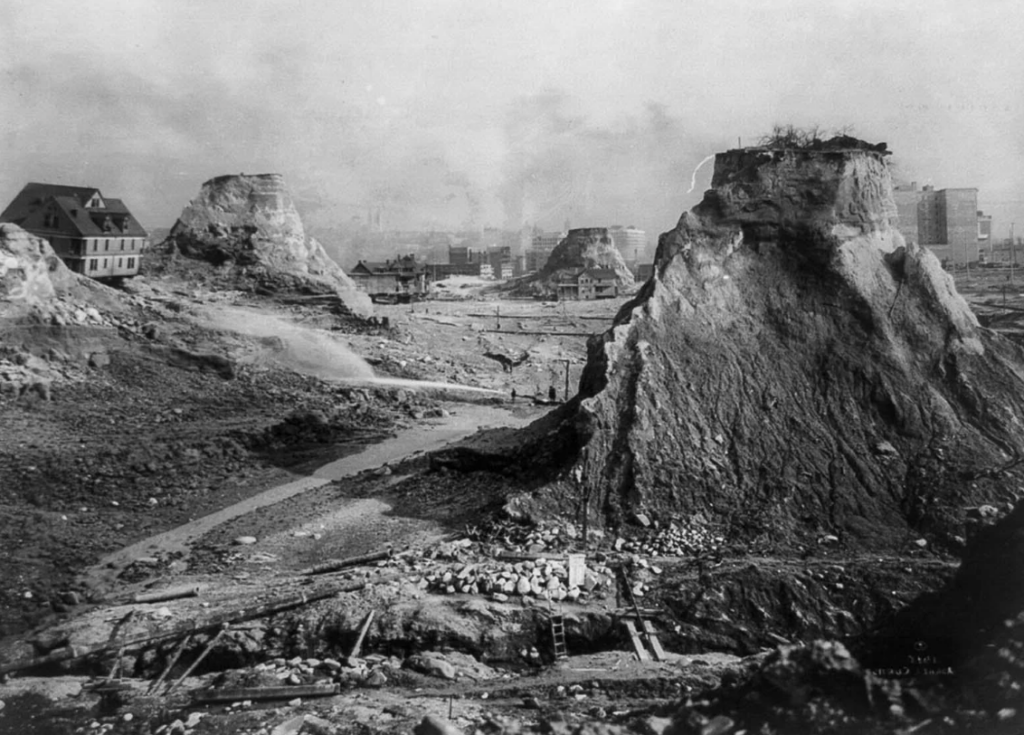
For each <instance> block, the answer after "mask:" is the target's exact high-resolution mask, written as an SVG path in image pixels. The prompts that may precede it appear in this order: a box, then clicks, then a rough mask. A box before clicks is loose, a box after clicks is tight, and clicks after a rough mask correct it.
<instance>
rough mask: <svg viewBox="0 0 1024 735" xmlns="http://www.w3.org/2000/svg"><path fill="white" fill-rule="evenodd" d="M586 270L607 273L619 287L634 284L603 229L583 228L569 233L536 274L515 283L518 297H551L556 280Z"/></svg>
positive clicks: (620, 256) (623, 262)
mask: <svg viewBox="0 0 1024 735" xmlns="http://www.w3.org/2000/svg"><path fill="white" fill-rule="evenodd" d="M588 269H598V270H610V271H614V273H615V280H616V282H617V284H618V286H620V287H623V286H625V287H630V286H632V285H633V284H634V279H633V273H632V272H631V271H630V270H629V268H628V267H627V266H626V261H625V260H624V259H623V257H622V253H620V252H619V250H618V248H616V247H615V241H614V240H613V239H612V236H611V235H610V234H609V233H608V229H607V228H605V227H583V228H579V229H575V230H569V232H568V234H566V236H565V238H564V239H563V240H562V241H561V242H560V243H558V246H557V247H556V248H555V249H554V250H552V251H551V255H550V256H549V257H548V261H547V263H546V264H545V265H544V267H543V268H541V269H540V271H538V272H537V273H536V274H534V275H533V276H530V277H528V278H526V279H523V280H520V281H517V282H516V284H515V286H514V288H513V289H512V290H513V291H515V292H519V293H535V294H554V293H555V292H556V291H557V290H558V282H559V280H560V279H566V278H572V277H574V276H576V275H578V274H579V273H580V272H582V271H584V270H588Z"/></svg>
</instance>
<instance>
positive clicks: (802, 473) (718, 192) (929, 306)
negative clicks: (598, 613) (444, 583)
mask: <svg viewBox="0 0 1024 735" xmlns="http://www.w3.org/2000/svg"><path fill="white" fill-rule="evenodd" d="M885 155H886V154H885V152H884V151H880V150H878V149H877V148H874V147H870V146H847V145H834V146H828V145H825V146H819V147H817V148H815V149H765V148H755V149H741V150H735V151H729V152H727V153H723V154H719V155H718V156H717V157H716V162H715V173H714V178H713V181H712V187H713V188H712V189H711V190H709V191H708V192H706V194H705V196H704V199H703V201H702V202H701V203H700V204H699V205H698V206H697V207H695V208H694V209H693V210H692V211H690V212H686V213H684V214H683V216H682V217H681V218H680V220H679V223H678V225H677V226H676V228H675V229H673V230H672V231H670V232H667V233H665V234H663V235H662V236H661V238H660V241H659V245H658V252H657V258H656V268H655V274H654V276H653V278H651V280H650V281H648V282H647V283H646V284H645V286H644V287H643V288H642V290H641V292H640V293H639V294H638V296H637V297H636V298H635V299H634V300H633V301H631V302H630V303H628V304H626V305H625V306H624V307H623V309H622V311H621V312H620V313H619V315H618V316H617V318H616V321H615V325H614V326H613V328H611V329H610V330H608V331H607V332H606V333H605V334H604V335H602V336H600V337H598V338H594V339H592V340H591V343H590V345H589V359H588V364H587V367H586V369H585V371H584V374H583V376H582V378H581V382H580V392H579V395H578V396H577V398H576V400H575V401H574V402H573V403H572V404H570V405H569V406H568V407H567V408H566V409H565V411H564V413H563V415H562V417H561V418H562V419H563V421H562V423H561V426H560V427H559V428H558V429H557V430H551V431H549V433H548V434H546V435H545V436H544V438H543V439H542V440H541V441H540V442H537V443H533V444H531V445H530V447H529V448H528V449H527V450H525V451H524V457H526V456H529V457H530V466H531V467H537V466H538V464H539V462H538V459H539V458H540V457H541V456H543V455H544V454H547V456H548V457H549V459H550V461H551V462H553V463H556V464H558V465H559V467H560V473H561V474H560V478H561V479H559V480H558V481H555V482H553V483H549V485H548V486H547V487H548V489H547V490H546V491H540V492H534V493H531V494H529V496H526V497H522V498H518V499H516V500H515V503H516V504H518V505H517V506H516V507H517V510H518V511H519V512H521V513H522V512H526V513H529V512H530V508H531V507H532V508H533V509H534V512H535V513H536V514H538V515H539V514H542V513H546V512H550V511H551V510H552V506H555V507H556V508H560V509H561V510H563V511H565V512H571V513H578V512H579V508H580V504H581V503H586V505H587V507H589V508H590V517H591V519H595V520H596V522H601V521H612V522H626V521H628V519H629V518H631V517H632V516H633V514H634V513H635V512H646V513H648V515H651V516H652V517H660V518H662V519H665V520H668V519H671V518H673V517H675V518H683V519H687V520H694V521H699V522H702V523H707V524H711V525H714V526H718V527H719V528H720V529H722V530H723V531H724V532H725V535H727V536H728V538H729V539H731V540H737V541H754V540H761V541H763V542H766V543H770V544H773V545H781V546H786V545H790V546H796V545H798V544H808V543H810V544H814V543H816V541H817V540H820V539H821V538H822V537H824V536H835V537H838V539H839V540H840V542H841V543H843V544H846V545H849V546H852V547H861V548H865V547H872V548H894V547H900V548H902V547H903V546H904V545H905V544H908V543H909V542H910V541H911V540H913V539H916V538H918V536H919V535H920V534H925V535H931V537H932V538H933V540H935V541H937V542H945V541H949V543H951V544H952V543H954V539H955V537H956V535H957V534H960V533H962V525H961V524H962V520H963V513H962V508H963V507H964V506H966V505H972V504H973V505H976V504H977V503H978V502H981V501H983V500H984V499H985V498H991V497H1000V496H1001V495H1002V493H1004V492H1005V490H1006V487H1007V485H1008V483H1011V484H1012V483H1014V482H1015V481H1014V480H1013V479H1012V478H1011V477H1010V476H1009V475H1008V474H1007V472H1010V473H1012V472H1017V471H1018V468H1017V464H1016V461H1017V460H1018V458H1020V457H1022V456H1024V455H1022V447H1024V433H1022V428H1021V427H1024V392H1022V391H1021V387H1022V384H1024V367H1022V353H1021V350H1020V349H1019V348H1017V347H1016V346H1014V345H1013V344H1011V343H1010V342H1009V341H1007V340H1005V339H1003V338H1001V337H1000V336H998V335H996V334H994V333H992V332H989V331H987V330H984V329H981V328H980V327H979V326H978V322H977V320H976V319H975V317H974V315H973V314H972V313H971V311H970V309H969V308H968V305H967V304H966V302H965V301H964V300H963V299H962V298H961V297H960V296H959V295H958V294H957V292H956V289H955V287H954V283H953V280H952V278H951V277H950V276H949V275H948V274H947V273H945V272H944V271H943V270H942V268H941V267H940V264H939V262H938V260H937V259H936V258H935V257H934V255H932V254H931V253H930V252H929V251H928V250H927V249H924V248H921V247H918V246H915V245H913V244H910V245H907V244H905V243H904V242H903V239H902V238H901V236H900V235H899V233H898V232H897V230H896V229H895V228H894V227H893V225H892V220H893V218H894V217H895V215H896V210H895V206H894V204H893V197H892V184H891V180H890V175H889V171H888V168H887V165H886V160H885ZM550 423H551V422H550V420H549V427H550ZM533 431H534V433H538V430H537V429H536V428H535V429H534V430H533ZM551 447H554V448H556V449H557V450H558V455H557V456H556V455H555V454H554V453H553V451H554V450H551V451H548V449H547V448H551Z"/></svg>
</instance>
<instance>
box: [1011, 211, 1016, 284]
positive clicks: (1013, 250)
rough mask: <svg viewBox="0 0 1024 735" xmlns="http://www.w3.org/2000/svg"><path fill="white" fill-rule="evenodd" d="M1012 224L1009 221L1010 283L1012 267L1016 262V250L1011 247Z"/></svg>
mask: <svg viewBox="0 0 1024 735" xmlns="http://www.w3.org/2000/svg"><path fill="white" fill-rule="evenodd" d="M1013 225H1014V223H1013V222H1011V223H1010V283H1013V269H1014V266H1015V265H1016V263H1017V251H1016V249H1015V248H1014V247H1013Z"/></svg>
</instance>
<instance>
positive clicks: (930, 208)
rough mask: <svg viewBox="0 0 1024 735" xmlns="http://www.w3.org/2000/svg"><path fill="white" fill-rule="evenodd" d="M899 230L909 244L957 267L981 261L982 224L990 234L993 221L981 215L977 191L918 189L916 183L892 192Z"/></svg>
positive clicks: (927, 187) (899, 187)
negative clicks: (979, 246)
mask: <svg viewBox="0 0 1024 735" xmlns="http://www.w3.org/2000/svg"><path fill="white" fill-rule="evenodd" d="M893 196H894V198H895V200H896V212H897V214H898V217H899V220H898V222H897V228H898V229H899V231H900V234H902V235H903V238H904V239H905V240H906V241H907V242H914V243H917V244H918V245H925V246H927V247H928V249H930V250H931V251H932V252H933V253H935V255H936V256H938V258H939V259H940V260H942V261H944V262H950V263H954V264H957V265H963V264H965V263H973V262H976V261H977V260H978V256H979V253H978V244H979V241H980V239H981V238H980V234H981V232H982V229H983V224H982V221H983V220H987V227H988V228H989V231H991V226H992V218H991V217H987V218H986V217H985V215H983V214H982V213H981V212H979V211H978V190H977V189H973V188H964V189H940V190H938V191H936V190H935V189H934V188H933V187H931V186H925V187H923V188H921V189H918V187H917V183H916V182H915V183H911V184H910V186H897V187H896V188H895V189H894V191H893Z"/></svg>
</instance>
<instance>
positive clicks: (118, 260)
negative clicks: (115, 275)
mask: <svg viewBox="0 0 1024 735" xmlns="http://www.w3.org/2000/svg"><path fill="white" fill-rule="evenodd" d="M117 267H118V268H120V267H121V259H120V258H118V259H117Z"/></svg>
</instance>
